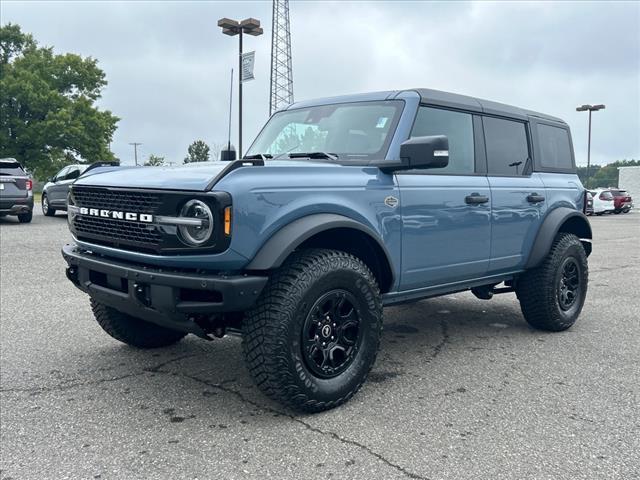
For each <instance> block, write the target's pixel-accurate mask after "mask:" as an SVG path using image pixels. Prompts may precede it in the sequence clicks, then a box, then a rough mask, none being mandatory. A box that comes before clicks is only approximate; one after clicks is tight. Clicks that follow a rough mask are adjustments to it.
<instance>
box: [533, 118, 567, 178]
mask: <svg viewBox="0 0 640 480" xmlns="http://www.w3.org/2000/svg"><path fill="white" fill-rule="evenodd" d="M538 140H539V141H540V149H541V150H542V151H541V152H540V165H541V166H543V167H547V168H563V169H571V168H573V161H572V160H571V144H570V143H569V132H568V131H567V130H565V129H564V128H560V127H554V126H551V125H545V124H543V123H539V124H538Z"/></svg>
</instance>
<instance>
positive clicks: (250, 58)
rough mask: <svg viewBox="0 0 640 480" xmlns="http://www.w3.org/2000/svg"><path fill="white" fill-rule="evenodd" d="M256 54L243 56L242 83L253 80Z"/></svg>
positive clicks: (251, 53) (244, 54)
mask: <svg viewBox="0 0 640 480" xmlns="http://www.w3.org/2000/svg"><path fill="white" fill-rule="evenodd" d="M255 58H256V52H246V53H243V54H242V77H241V80H240V81H241V82H242V83H244V82H248V81H249V80H253V79H254V78H255V77H254V76H253V64H254V62H255Z"/></svg>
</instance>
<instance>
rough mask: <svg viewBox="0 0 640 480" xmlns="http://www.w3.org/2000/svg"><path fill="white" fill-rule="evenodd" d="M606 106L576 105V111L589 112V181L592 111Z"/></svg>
mask: <svg viewBox="0 0 640 480" xmlns="http://www.w3.org/2000/svg"><path fill="white" fill-rule="evenodd" d="M604 108H605V106H604V105H602V104H600V105H582V106H580V107H576V112H587V111H588V112H589V140H588V141H587V182H588V181H589V167H590V166H591V112H597V111H598V110H604ZM585 183H586V182H585Z"/></svg>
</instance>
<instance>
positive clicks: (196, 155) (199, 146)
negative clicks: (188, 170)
mask: <svg viewBox="0 0 640 480" xmlns="http://www.w3.org/2000/svg"><path fill="white" fill-rule="evenodd" d="M187 153H188V155H187V156H186V157H185V159H184V163H193V162H207V161H209V145H207V144H206V143H205V142H204V141H202V140H196V141H195V142H193V143H192V144H191V145H189V148H188V150H187Z"/></svg>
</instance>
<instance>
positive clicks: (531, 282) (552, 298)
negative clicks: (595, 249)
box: [516, 233, 588, 332]
mask: <svg viewBox="0 0 640 480" xmlns="http://www.w3.org/2000/svg"><path fill="white" fill-rule="evenodd" d="M587 283H588V265H587V255H586V253H585V251H584V247H583V246H582V243H581V242H580V239H579V238H578V237H577V236H575V235H573V234H571V233H559V234H558V235H557V237H556V238H555V240H554V242H553V245H552V247H551V250H550V251H549V253H548V254H547V257H546V258H545V260H544V261H543V262H542V264H541V265H539V266H538V267H536V268H534V269H531V270H529V271H527V272H525V273H524V274H523V275H522V276H521V277H520V278H519V279H518V282H517V284H516V294H517V296H518V300H520V308H521V309H522V313H523V314H524V318H525V320H526V321H527V322H528V323H529V325H531V326H532V327H534V328H538V329H541V330H549V331H553V332H559V331H561V330H566V329H567V328H569V327H571V326H572V325H573V324H574V323H575V321H576V320H577V319H578V315H580V312H581V311H582V306H583V305H584V301H585V298H586V296H587Z"/></svg>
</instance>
